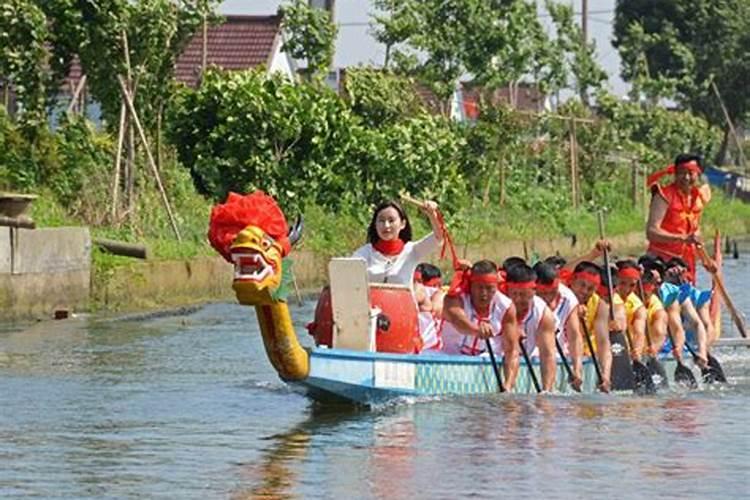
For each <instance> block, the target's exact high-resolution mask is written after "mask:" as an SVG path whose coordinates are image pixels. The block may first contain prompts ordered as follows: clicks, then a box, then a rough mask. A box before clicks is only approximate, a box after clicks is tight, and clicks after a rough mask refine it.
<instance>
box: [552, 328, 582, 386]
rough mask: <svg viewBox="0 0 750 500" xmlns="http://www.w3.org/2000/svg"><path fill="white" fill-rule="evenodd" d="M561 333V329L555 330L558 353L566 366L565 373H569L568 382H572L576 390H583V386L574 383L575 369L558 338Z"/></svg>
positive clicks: (571, 384)
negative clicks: (572, 367) (571, 366)
mask: <svg viewBox="0 0 750 500" xmlns="http://www.w3.org/2000/svg"><path fill="white" fill-rule="evenodd" d="M559 333H560V330H558V331H556V332H555V347H557V354H559V355H560V359H562V362H563V367H564V368H565V373H567V374H568V383H569V384H570V387H572V388H573V390H574V391H576V392H581V386H580V384H579V385H576V384H574V383H573V381H574V380H575V379H576V377H575V375H573V370H571V369H570V364H569V363H568V358H566V357H565V352H564V351H563V348H562V345H561V344H560V339H558V338H557V335H558V334H559Z"/></svg>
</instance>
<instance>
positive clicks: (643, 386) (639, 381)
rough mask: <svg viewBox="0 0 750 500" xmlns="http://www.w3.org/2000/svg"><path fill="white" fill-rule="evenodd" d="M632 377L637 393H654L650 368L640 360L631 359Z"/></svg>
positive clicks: (654, 386)
mask: <svg viewBox="0 0 750 500" xmlns="http://www.w3.org/2000/svg"><path fill="white" fill-rule="evenodd" d="M633 377H634V379H635V388H634V389H633V390H634V391H635V392H636V393H637V394H656V385H655V384H654V379H652V378H651V370H649V369H648V367H646V365H644V364H643V363H642V362H641V361H639V360H637V359H636V360H633Z"/></svg>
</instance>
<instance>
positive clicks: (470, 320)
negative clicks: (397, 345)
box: [440, 260, 519, 391]
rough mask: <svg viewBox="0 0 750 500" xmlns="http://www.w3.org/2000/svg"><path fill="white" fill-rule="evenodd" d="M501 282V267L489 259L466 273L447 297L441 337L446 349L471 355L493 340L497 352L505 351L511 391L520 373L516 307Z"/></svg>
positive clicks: (480, 353) (504, 366) (446, 350)
mask: <svg viewBox="0 0 750 500" xmlns="http://www.w3.org/2000/svg"><path fill="white" fill-rule="evenodd" d="M457 274H458V273H457ZM498 281H499V280H498V269H497V267H496V266H495V264H494V263H492V262H491V261H489V260H480V261H479V262H476V263H475V264H474V265H473V266H471V269H469V270H467V271H464V272H462V273H461V277H460V282H458V283H456V282H455V281H454V285H453V286H451V289H450V290H449V292H448V295H446V297H445V301H444V305H443V321H442V324H441V327H440V336H441V338H442V341H443V352H445V353H446V354H466V355H469V356H478V355H482V354H484V353H485V352H486V342H485V340H489V341H490V345H491V346H492V349H493V351H495V353H496V354H497V353H500V352H502V353H503V372H504V377H503V383H504V385H505V390H507V391H510V390H511V389H512V388H513V386H514V384H515V381H516V376H517V374H518V338H519V337H518V331H517V328H516V308H515V306H514V305H513V303H512V302H511V301H510V299H509V298H508V297H506V296H505V295H503V294H502V293H500V291H499V290H498V289H497V286H498Z"/></svg>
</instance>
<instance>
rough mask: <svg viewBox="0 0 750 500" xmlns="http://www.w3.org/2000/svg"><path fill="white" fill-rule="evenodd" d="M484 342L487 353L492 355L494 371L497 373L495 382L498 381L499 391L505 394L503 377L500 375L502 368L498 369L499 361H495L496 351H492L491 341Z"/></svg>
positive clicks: (491, 360)
mask: <svg viewBox="0 0 750 500" xmlns="http://www.w3.org/2000/svg"><path fill="white" fill-rule="evenodd" d="M484 341H485V343H486V345H487V352H488V353H490V362H492V371H494V372H495V380H497V391H498V392H505V387H504V386H503V376H502V375H501V374H500V368H498V366H497V361H495V351H493V350H492V343H491V342H490V339H485V340H484Z"/></svg>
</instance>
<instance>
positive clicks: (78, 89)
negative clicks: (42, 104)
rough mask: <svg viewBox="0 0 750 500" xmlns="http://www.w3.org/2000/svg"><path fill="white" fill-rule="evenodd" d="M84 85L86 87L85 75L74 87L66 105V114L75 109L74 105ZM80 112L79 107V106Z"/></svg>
mask: <svg viewBox="0 0 750 500" xmlns="http://www.w3.org/2000/svg"><path fill="white" fill-rule="evenodd" d="M84 85H86V75H83V76H82V77H81V79H80V80H78V85H76V89H75V90H74V91H73V97H72V98H71V99H70V104H69V105H68V110H67V111H66V113H67V114H70V113H72V112H73V110H74V109H75V107H76V103H77V102H78V98H79V97H80V95H81V91H82V90H83V87H84ZM78 109H79V111H80V109H81V108H80V106H79V108H78Z"/></svg>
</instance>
